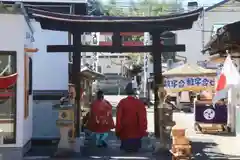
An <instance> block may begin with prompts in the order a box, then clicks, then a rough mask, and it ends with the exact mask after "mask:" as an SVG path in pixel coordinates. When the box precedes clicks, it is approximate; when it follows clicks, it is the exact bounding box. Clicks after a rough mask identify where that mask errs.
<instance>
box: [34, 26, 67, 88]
mask: <svg viewBox="0 0 240 160" xmlns="http://www.w3.org/2000/svg"><path fill="white" fill-rule="evenodd" d="M32 25H33V26H34V30H35V32H34V38H35V42H34V47H36V48H38V49H39V51H38V52H37V53H35V55H34V56H33V77H34V79H33V89H34V90H67V89H68V53H47V45H63V44H67V43H68V36H67V35H68V34H67V32H58V31H49V30H42V29H41V27H40V24H39V23H38V22H33V23H32Z"/></svg>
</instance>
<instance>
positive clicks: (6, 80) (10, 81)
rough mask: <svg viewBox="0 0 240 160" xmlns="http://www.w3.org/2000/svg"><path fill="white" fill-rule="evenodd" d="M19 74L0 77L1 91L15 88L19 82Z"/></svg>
mask: <svg viewBox="0 0 240 160" xmlns="http://www.w3.org/2000/svg"><path fill="white" fill-rule="evenodd" d="M17 75H18V74H17V73H14V74H11V75H8V76H2V77H0V89H7V88H9V87H11V86H13V85H14V84H15V83H16V81H17Z"/></svg>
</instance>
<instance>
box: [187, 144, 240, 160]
mask: <svg viewBox="0 0 240 160" xmlns="http://www.w3.org/2000/svg"><path fill="white" fill-rule="evenodd" d="M191 144H192V154H193V159H194V160H208V159H209V160H210V159H216V160H228V159H232V158H234V159H240V156H233V155H226V154H223V153H221V151H220V150H219V149H218V146H217V144H216V143H214V142H211V141H210V140H207V141H203V140H192V143H191Z"/></svg>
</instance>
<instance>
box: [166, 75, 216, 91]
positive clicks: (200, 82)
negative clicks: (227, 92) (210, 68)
mask: <svg viewBox="0 0 240 160" xmlns="http://www.w3.org/2000/svg"><path fill="white" fill-rule="evenodd" d="M214 87H215V77H171V78H168V77H166V78H164V88H165V89H166V90H170V91H171V92H181V91H190V90H191V91H200V90H206V89H214Z"/></svg>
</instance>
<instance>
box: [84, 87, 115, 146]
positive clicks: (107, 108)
mask: <svg viewBox="0 0 240 160" xmlns="http://www.w3.org/2000/svg"><path fill="white" fill-rule="evenodd" d="M87 128H88V129H89V130H90V131H92V132H94V133H95V135H96V145H97V146H98V147H107V142H106V141H105V139H106V138H107V137H108V132H109V131H110V130H111V129H113V128H114V121H113V117H112V106H111V104H110V103H109V102H108V101H107V100H105V99H104V95H103V92H102V91H98V92H97V99H96V100H95V101H94V102H93V103H92V105H91V111H90V113H89V120H88V123H87Z"/></svg>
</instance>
